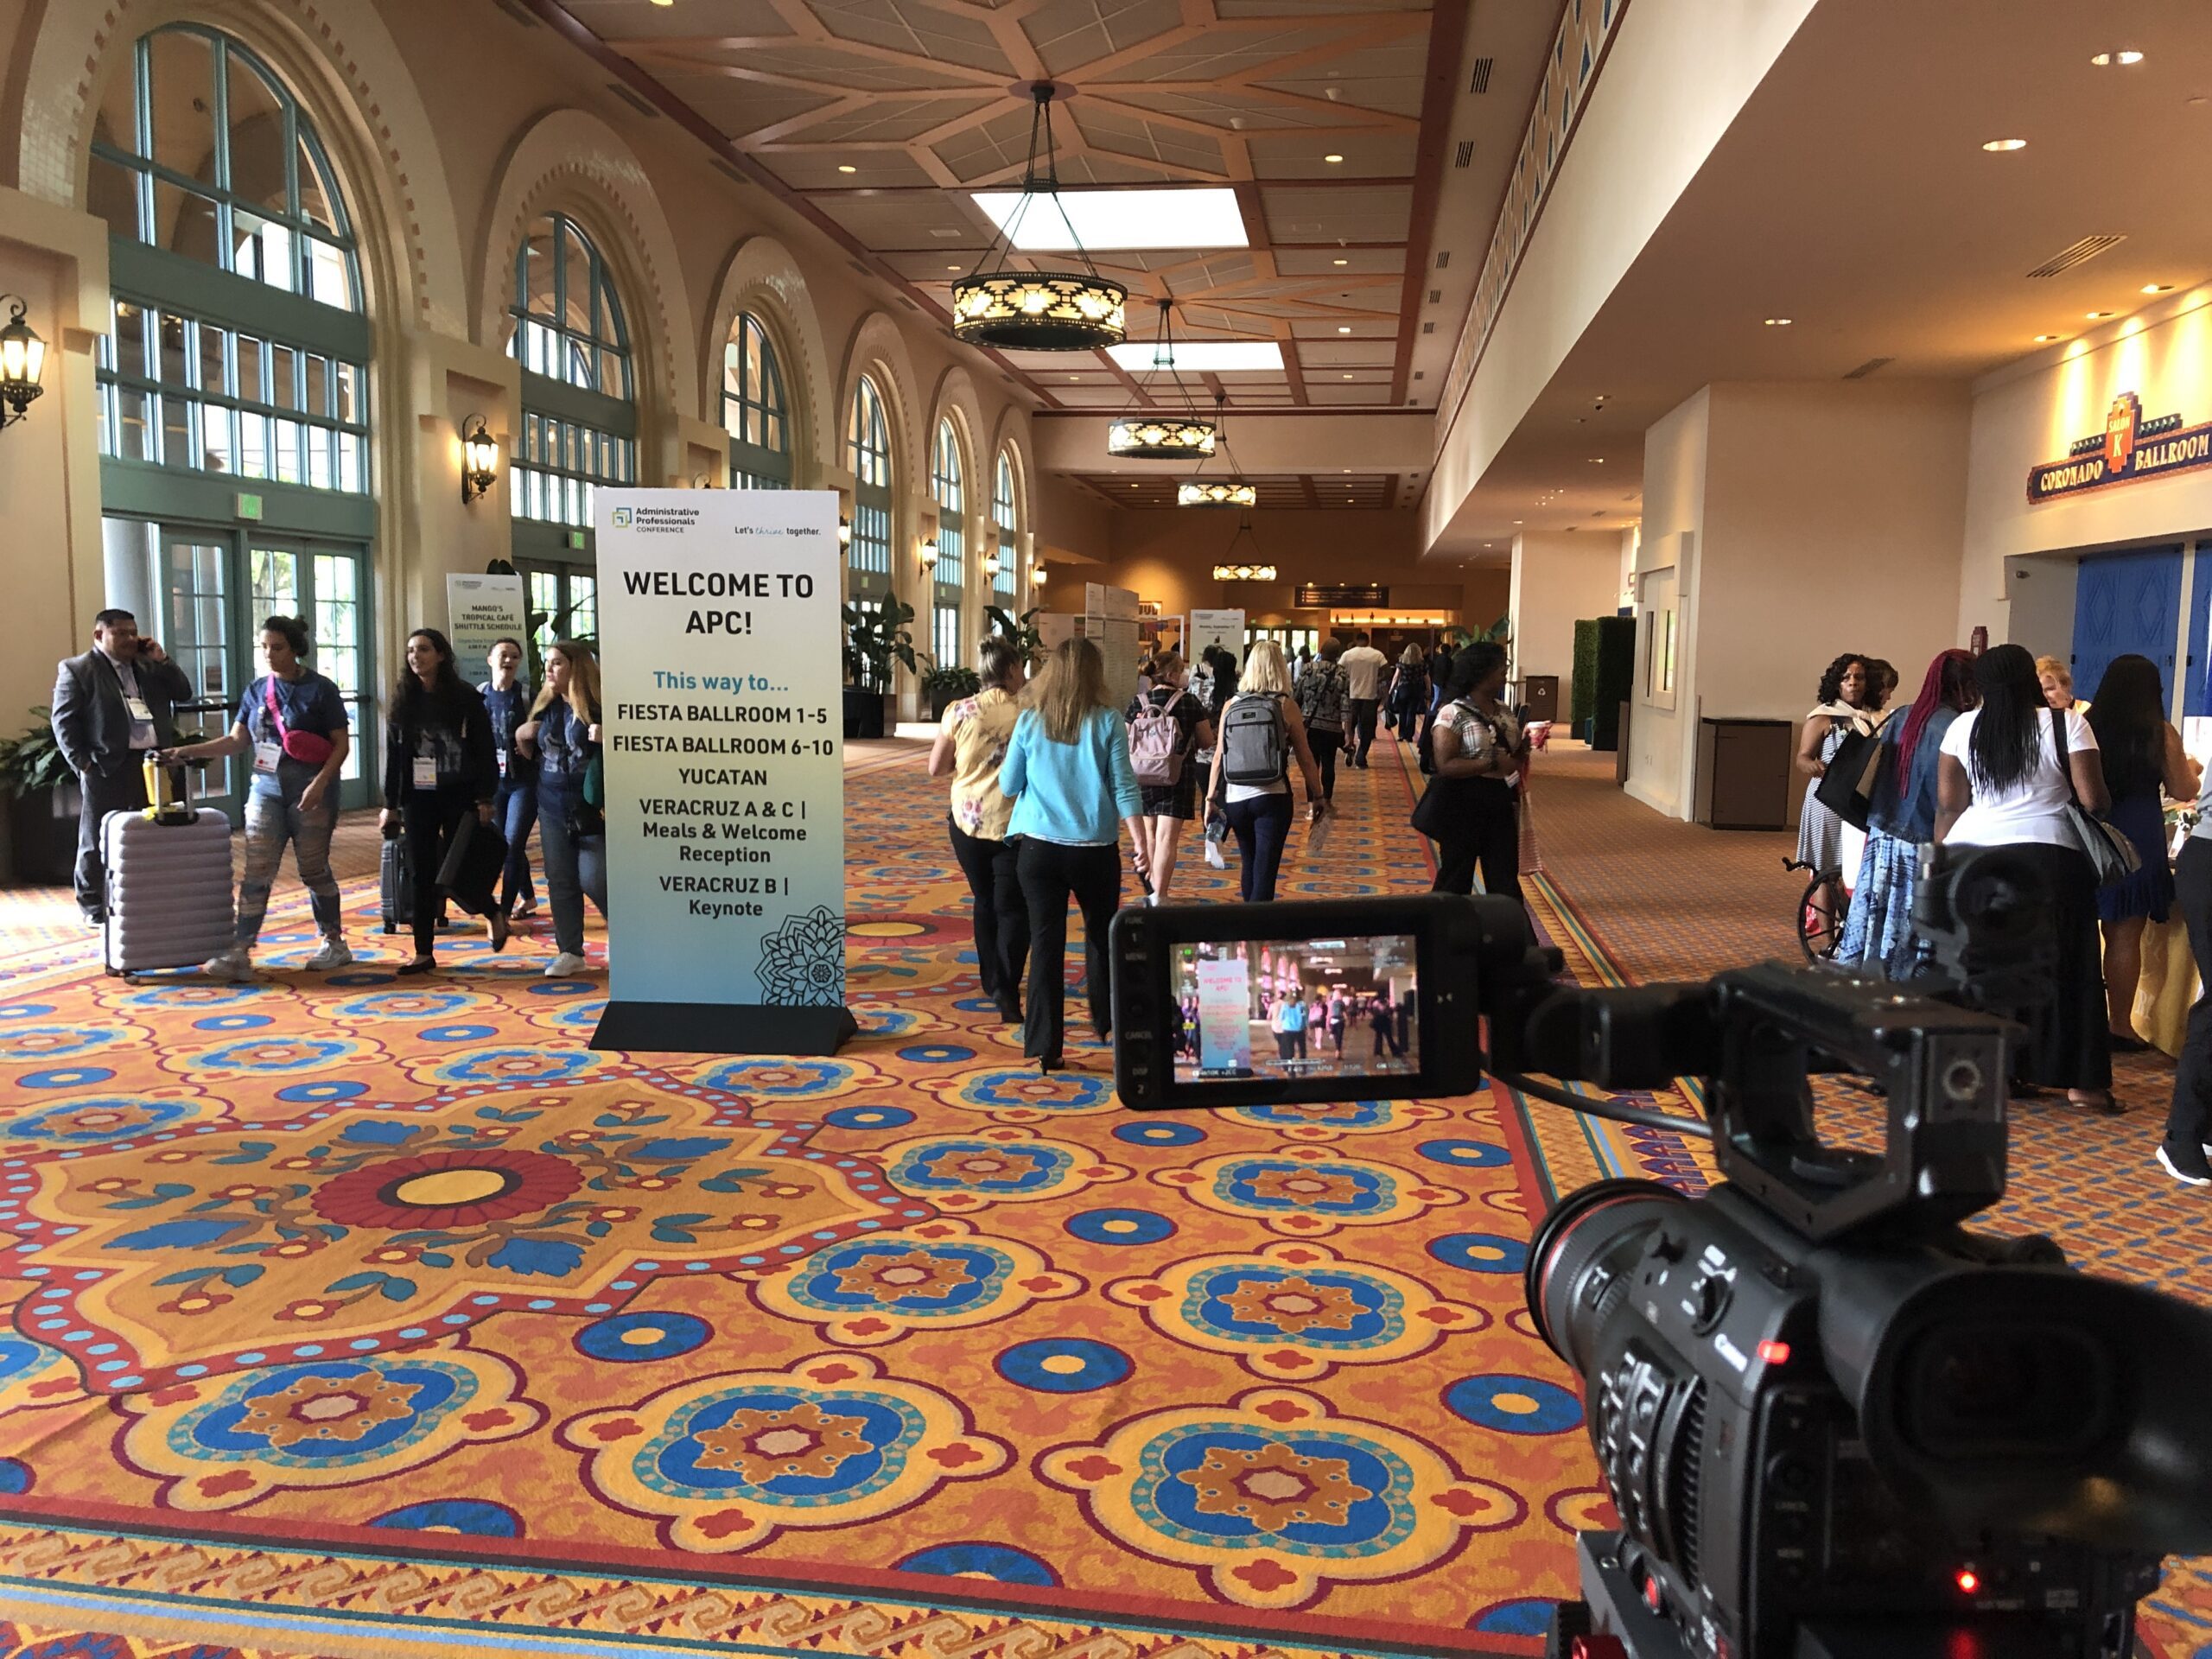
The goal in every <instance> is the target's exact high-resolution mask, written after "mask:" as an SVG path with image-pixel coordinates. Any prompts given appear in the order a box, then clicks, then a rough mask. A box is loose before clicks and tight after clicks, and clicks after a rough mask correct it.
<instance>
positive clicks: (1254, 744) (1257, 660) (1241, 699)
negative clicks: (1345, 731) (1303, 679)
mask: <svg viewBox="0 0 2212 1659" xmlns="http://www.w3.org/2000/svg"><path fill="white" fill-rule="evenodd" d="M1294 759H1295V760H1297V762H1298V770H1299V777H1300V782H1301V783H1302V784H1303V785H1304V786H1305V790H1306V800H1307V801H1308V802H1310V803H1311V804H1312V815H1313V817H1316V818H1319V817H1320V816H1321V815H1322V814H1323V813H1324V812H1325V811H1327V810H1329V807H1328V802H1327V799H1326V798H1325V794H1324V791H1323V790H1322V788H1321V768H1320V767H1319V765H1317V764H1316V763H1315V761H1314V759H1313V746H1312V745H1311V744H1310V743H1309V742H1308V741H1306V718H1305V716H1304V715H1301V714H1300V713H1299V711H1298V704H1297V702H1296V701H1295V700H1294V699H1293V697H1292V696H1291V695H1290V671H1289V669H1288V667H1287V665H1286V664H1284V662H1283V656H1282V646H1281V645H1279V644H1278V643H1276V642H1275V641H1274V640H1273V639H1259V640H1255V641H1254V642H1253V645H1252V649H1251V652H1250V654H1249V655H1248V656H1247V657H1246V658H1244V676H1243V680H1242V681H1241V682H1240V683H1239V685H1238V688H1237V692H1236V696H1233V697H1231V698H1230V700H1229V701H1228V702H1226V703H1224V704H1223V705H1222V710H1221V721H1220V734H1219V737H1218V738H1217V741H1216V742H1215V744H1214V751H1213V779H1212V781H1211V783H1210V784H1209V785H1208V786H1207V790H1206V799H1207V802H1208V803H1209V805H1211V803H1212V802H1214V801H1220V802H1222V803H1223V805H1224V811H1225V813H1226V815H1227V817H1228V819H1229V827H1230V830H1231V832H1233V833H1234V834H1235V836H1236V851H1237V856H1238V857H1239V859H1240V860H1241V861H1242V868H1241V869H1240V870H1239V872H1238V881H1239V888H1240V891H1241V893H1242V895H1243V899H1244V902H1245V903H1246V904H1248V905H1250V904H1265V903H1267V902H1268V900H1270V899H1273V898H1274V896H1275V871H1276V869H1277V868H1278V867H1279V866H1280V865H1281V863H1282V849H1283V843H1284V842H1286V841H1287V840H1288V839H1289V838H1290V763H1291V761H1292V760H1294ZM1209 816H1211V813H1209Z"/></svg>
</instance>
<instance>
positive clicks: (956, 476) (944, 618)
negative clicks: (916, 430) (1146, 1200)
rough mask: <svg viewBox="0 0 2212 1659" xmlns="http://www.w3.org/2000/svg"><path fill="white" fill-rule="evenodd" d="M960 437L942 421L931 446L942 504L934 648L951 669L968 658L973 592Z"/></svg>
mask: <svg viewBox="0 0 2212 1659" xmlns="http://www.w3.org/2000/svg"><path fill="white" fill-rule="evenodd" d="M961 479H962V470H961V466H960V435H959V434H958V433H957V432H955V431H954V430H953V429H952V423H951V421H950V420H942V421H939V422H938V423H937V441H936V442H934V443H932V444H931V446H930V496H931V499H933V500H934V501H936V503H937V571H936V578H937V579H936V582H935V584H934V585H935V587H936V589H937V592H936V594H935V599H936V605H935V614H934V616H933V617H932V618H931V624H930V640H931V650H932V651H933V652H935V653H936V655H937V660H938V663H939V664H941V665H943V666H945V667H948V668H949V667H951V666H953V665H954V664H957V663H959V662H960V661H961V660H962V658H961V649H960V606H961V601H962V599H963V597H964V596H965V594H966V593H967V590H968V521H967V518H966V516H965V514H966V507H965V505H963V503H964V501H965V499H966V498H965V494H964V492H963V489H962V486H961Z"/></svg>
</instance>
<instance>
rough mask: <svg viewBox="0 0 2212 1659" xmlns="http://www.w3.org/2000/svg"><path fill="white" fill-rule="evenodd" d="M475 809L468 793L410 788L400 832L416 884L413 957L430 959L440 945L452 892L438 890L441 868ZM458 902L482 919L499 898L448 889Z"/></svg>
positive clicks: (403, 808) (401, 816)
mask: <svg viewBox="0 0 2212 1659" xmlns="http://www.w3.org/2000/svg"><path fill="white" fill-rule="evenodd" d="M475 810H476V802H475V800H474V798H473V797H471V796H470V795H468V794H467V792H466V791H450V790H440V791H437V792H436V793H435V794H432V793H431V792H430V791H428V790H419V789H418V790H410V791H408V792H407V796H406V798H405V800H404V802H403V803H402V804H401V805H400V809H399V822H400V826H401V832H402V833H403V834H404V835H405V836H406V837H407V866H408V874H409V877H410V880H412V881H413V882H414V891H413V893H412V894H411V895H410V897H411V899H412V900H413V903H412V907H411V908H412V913H413V916H414V921H415V954H416V956H418V957H427V956H429V955H430V954H431V952H432V951H433V950H434V949H435V947H436V944H437V942H438V912H440V911H442V909H444V908H445V905H444V900H445V899H446V897H447V896H448V890H446V889H442V888H441V887H439V886H438V869H439V867H440V866H441V865H442V864H443V863H444V862H445V856H446V849H447V848H448V847H450V846H452V845H453V834H454V830H455V829H459V828H460V827H461V820H462V819H463V818H465V817H467V816H468V815H469V814H470V813H472V812H474V811H475ZM450 893H451V897H452V899H453V901H454V903H455V904H457V905H459V906H461V908H462V909H463V910H466V911H468V912H472V913H474V914H475V915H478V916H488V915H490V914H491V913H492V911H493V907H494V906H496V904H497V903H498V900H497V899H495V898H494V897H493V894H492V893H491V892H490V890H489V889H486V891H484V892H482V893H464V892H462V891H461V890H460V889H459V888H457V887H456V888H453V889H451V890H450Z"/></svg>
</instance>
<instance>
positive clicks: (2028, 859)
mask: <svg viewBox="0 0 2212 1659" xmlns="http://www.w3.org/2000/svg"><path fill="white" fill-rule="evenodd" d="M1974 684H1975V685H1976V687H1977V688H1978V689H1979V690H1980V692H1981V706H1980V708H1979V709H1967V711H1966V713H1964V714H1962V715H1960V716H1959V717H1958V718H1957V719H1956V720H1955V721H1952V722H1951V724H1950V726H1949V727H1948V728H1947V729H1946V730H1945V732H1944V733H1943V741H1942V746H1941V747H1940V749H1939V750H1938V752H1937V757H1936V842H1937V843H1938V844H1939V845H1942V846H1947V847H2002V848H2004V849H2005V850H2006V851H2007V853H2008V854H2010V855H2011V857H2012V861H2014V862H2015V863H2017V864H2020V865H2024V866H2026V867H2028V868H2030V869H2031V870H2032V871H2033V872H2034V873H2035V874H2036V875H2037V876H2038V877H2039V878H2040V879H2041V882H2042V885H2043V889H2044V911H2045V912H2046V913H2047V914H2048V915H2049V917H2050V926H2051V931H2052V934H2053V936H2054V938H2055V939H2056V944H2057V950H2058V962H2057V967H2056V973H2055V974H2054V975H2053V979H2054V981H2055V985H2054V995H2053V996H2052V998H2051V1001H2050V1004H2049V1006H2048V1007H2044V1008H2043V1009H2042V1010H2040V1011H2038V1013H2037V1014H2036V1016H2035V1018H2033V1019H2032V1020H2029V1021H2028V1022H2027V1023H2028V1040H2027V1041H2026V1042H2025V1043H2024V1044H2023V1045H2022V1046H2021V1049H2020V1052H2018V1054H2017V1055H2016V1056H2015V1058H2014V1060H2013V1065H2014V1068H2015V1070H2016V1071H2017V1073H2018V1076H2017V1078H2016V1080H2017V1081H2018V1082H2020V1083H2024V1084H2033V1085H2035V1086H2037V1087H2040V1088H2056V1089H2063V1090H2066V1093H2067V1096H2068V1097H2069V1099H2070V1100H2071V1101H2072V1102H2073V1103H2075V1105H2077V1106H2086V1107H2088V1108H2089V1109H2091V1110H2093V1111H2097V1112H2102V1113H2105V1114H2107V1115H2111V1114H2113V1113H2117V1112H2119V1111H2120V1110H2121V1109H2122V1108H2121V1106H2120V1103H2119V1102H2118V1101H2116V1100H2115V1099H2113V1093H2112V1031H2111V1028H2110V1027H2108V1026H2107V1024H2106V1023H2105V1020H2106V1009H2105V976H2104V964H2103V961H2102V958H2101V955H2100V952H2099V950H2098V945H2097V877H2096V870H2095V868H2094V866H2093V865H2092V864H2091V863H2090V862H2089V855H2088V854H2087V853H2085V852H2083V851H2082V844H2081V842H2079V841H2078V840H2076V839H2075V832H2074V829H2073V827H2072V824H2071V823H2070V822H2069V811H2068V809H2069V807H2070V806H2071V805H2072V804H2074V803H2075V802H2076V801H2078V802H2079V803H2080V804H2081V805H2082V807H2083V808H2084V809H2085V810H2088V811H2090V812H2094V813H2099V814H2101V813H2103V812H2105V811H2106V810H2107V809H2109V808H2110V806H2111V804H2112V797H2111V795H2110V793H2109V792H2108V791H2107V789H2106V787H2105V775H2104V767H2103V766H2102V765H2101V764H2100V761H2099V759H2098V754H2097V738H2096V734H2095V733H2094V732H2093V731H2092V730H2091V729H2090V728H2089V723H2088V721H2085V720H2083V719H2082V716H2081V715H2077V714H2075V713H2074V712H2073V711H2071V710H2070V709H2069V710H2068V711H2067V712H2065V713H2063V714H2061V713H2060V712H2059V711H2058V710H2056V709H2052V708H2050V707H2049V706H2048V705H2047V704H2046V703H2045V702H2044V695H2043V687H2042V686H2041V685H2039V684H2037V681H2036V661H2035V658H2032V657H2031V656H2030V655H2028V653H2027V652H2026V651H2025V650H2024V649H2023V648H2022V647H2020V646H2018V645H1993V646H1992V647H1991V648H1990V649H1989V650H1987V651H1985V652H1982V654H1981V655H1980V656H1979V657H1977V658H1974Z"/></svg>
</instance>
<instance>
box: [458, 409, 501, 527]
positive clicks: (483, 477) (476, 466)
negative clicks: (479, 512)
mask: <svg viewBox="0 0 2212 1659" xmlns="http://www.w3.org/2000/svg"><path fill="white" fill-rule="evenodd" d="M498 482H499V442H498V441H497V440H496V439H494V438H493V435H492V434H491V433H490V431H489V430H487V429H486V427H485V424H484V417H483V416H481V415H472V416H469V417H468V419H467V421H465V422H463V423H461V502H462V504H463V505H467V503H468V502H471V501H474V500H475V499H476V498H477V497H479V496H480V495H486V494H489V493H491V489H492V486H493V485H494V484H496V483H498Z"/></svg>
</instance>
